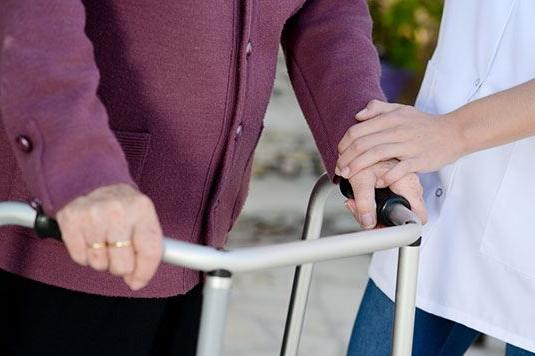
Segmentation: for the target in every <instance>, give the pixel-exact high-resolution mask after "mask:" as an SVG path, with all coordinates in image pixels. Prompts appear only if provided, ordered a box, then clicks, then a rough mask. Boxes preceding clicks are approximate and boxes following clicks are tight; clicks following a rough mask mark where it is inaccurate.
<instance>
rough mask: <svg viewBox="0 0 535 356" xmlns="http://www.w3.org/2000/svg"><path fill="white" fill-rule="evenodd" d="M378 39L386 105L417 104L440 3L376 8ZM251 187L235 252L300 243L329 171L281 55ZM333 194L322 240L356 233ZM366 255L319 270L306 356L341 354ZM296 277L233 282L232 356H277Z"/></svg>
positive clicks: (401, 2)
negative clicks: (315, 192)
mask: <svg viewBox="0 0 535 356" xmlns="http://www.w3.org/2000/svg"><path fill="white" fill-rule="evenodd" d="M368 3H369V6H370V11H371V14H372V17H373V19H374V32H373V38H374V41H375V44H376V46H377V48H378V51H379V54H380V57H381V64H382V78H381V85H382V87H383V89H384V91H385V93H386V95H387V97H388V99H389V101H397V102H402V103H406V104H413V103H414V100H415V98H416V95H417V93H418V87H419V85H420V82H421V80H422V77H423V73H424V71H425V66H426V63H427V60H428V59H429V58H430V57H431V54H432V51H433V48H434V45H435V43H436V40H437V33H438V27H439V24H440V16H441V13H442V1H441V0H370V1H369V2H368ZM265 126H266V128H265V130H264V134H263V136H262V138H261V140H260V143H259V145H258V148H257V151H256V155H255V161H254V167H253V174H254V177H253V181H252V183H251V188H250V192H249V198H248V200H247V203H246V205H245V208H244V211H243V213H242V215H241V217H240V219H239V221H238V222H237V224H236V226H235V227H234V229H233V230H232V232H231V236H230V239H229V246H228V247H229V248H230V249H232V248H236V247H240V246H251V245H262V244H272V243H277V242H283V241H292V240H296V239H299V238H300V235H301V230H302V226H303V222H304V216H305V210H306V205H307V200H308V195H309V194H310V192H311V190H312V187H313V185H314V183H315V181H316V179H317V178H318V177H319V176H320V175H321V174H322V173H323V172H324V169H323V167H322V163H321V159H320V158H319V156H318V153H317V150H316V147H315V145H314V142H313V140H312V136H311V134H310V132H309V130H308V127H307V125H306V122H305V120H304V117H303V115H302V113H301V111H300V109H299V106H298V103H297V101H296V99H295V96H294V94H293V91H292V89H291V85H290V82H289V78H288V74H287V72H286V66H285V63H284V58H283V56H282V53H281V54H280V55H279V63H278V69H277V77H276V81H275V87H274V89H273V94H272V98H271V102H270V105H269V107H268V112H267V115H266V118H265ZM343 201H344V199H343V198H342V197H341V195H340V194H338V192H335V193H334V194H333V195H332V196H331V197H330V199H329V202H328V205H327V209H326V213H325V220H324V231H323V235H327V234H335V233H344V232H350V231H355V230H356V229H358V226H357V225H356V223H355V222H354V220H353V218H352V217H351V216H350V215H349V213H348V212H347V211H346V210H345V208H344V205H343ZM369 260H370V256H359V257H355V258H349V259H344V260H338V261H331V262H325V263H320V264H317V265H316V266H315V272H314V277H313V282H312V288H311V294H310V297H309V304H308V310H307V315H306V318H305V328H304V333H303V338H302V341H301V348H300V355H307V356H342V355H345V352H346V345H347V342H348V338H349V335H350V332H351V327H352V324H353V320H354V316H355V314H356V310H357V308H358V304H359V302H360V299H361V297H362V294H363V289H364V287H365V285H366V281H367V266H368V263H369ZM292 278H293V269H291V268H280V269H273V270H269V271H265V272H260V273H244V274H237V275H236V276H235V279H234V288H233V291H232V295H231V302H230V309H229V319H228V326H227V334H226V339H225V355H226V356H264V355H265V356H268V355H269V356H273V355H278V354H279V350H280V345H281V340H282V333H283V328H284V320H285V317H286V312H287V306H288V302H289V296H290V290H291V284H292ZM503 350H504V346H503V344H502V343H500V342H498V341H496V340H493V339H491V338H485V339H484V340H479V342H478V343H477V344H476V345H475V346H474V347H472V348H471V349H470V351H469V352H468V353H467V355H470V356H477V355H503Z"/></svg>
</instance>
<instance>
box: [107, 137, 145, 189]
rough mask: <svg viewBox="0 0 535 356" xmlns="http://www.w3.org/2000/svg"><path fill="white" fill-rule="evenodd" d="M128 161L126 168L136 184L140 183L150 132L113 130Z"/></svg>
mask: <svg viewBox="0 0 535 356" xmlns="http://www.w3.org/2000/svg"><path fill="white" fill-rule="evenodd" d="M113 133H114V134H115V137H116V138H117V141H119V144H120V145H121V148H122V150H123V152H124V155H125V157H126V161H127V162H128V169H129V171H130V175H131V176H132V179H133V180H134V181H135V182H136V184H138V185H139V184H140V181H141V178H142V173H143V167H144V165H145V160H146V158H147V155H148V152H149V147H150V139H151V134H150V133H147V132H131V131H119V130H114V131H113Z"/></svg>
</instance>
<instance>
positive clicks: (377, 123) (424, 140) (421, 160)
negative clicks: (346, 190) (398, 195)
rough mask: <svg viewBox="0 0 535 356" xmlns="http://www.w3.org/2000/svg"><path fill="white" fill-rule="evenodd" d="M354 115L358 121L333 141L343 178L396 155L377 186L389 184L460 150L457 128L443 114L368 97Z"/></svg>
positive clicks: (452, 157)
mask: <svg viewBox="0 0 535 356" xmlns="http://www.w3.org/2000/svg"><path fill="white" fill-rule="evenodd" d="M356 119H357V120H359V121H363V122H361V123H358V124H356V125H354V126H353V127H351V128H350V129H349V130H348V131H347V132H346V134H345V135H344V137H343V138H342V140H341V141H340V143H339V145H338V152H340V157H339V159H338V162H337V173H338V174H339V175H341V176H343V177H345V178H348V177H352V176H353V175H355V174H357V173H358V172H360V171H362V170H363V169H365V168H367V167H370V166H372V165H374V164H376V163H377V162H381V161H385V160H389V159H398V160H399V163H397V164H396V165H395V166H394V167H393V168H392V169H390V170H389V171H388V172H386V173H385V175H384V176H383V177H381V178H380V179H379V183H378V184H379V186H389V185H391V184H392V183H394V182H396V181H397V180H399V179H401V178H402V177H404V176H405V175H406V174H408V173H413V172H431V171H435V170H437V169H439V168H441V167H443V166H444V165H446V164H448V163H451V162H453V161H455V160H456V159H458V158H459V157H460V156H462V155H463V148H462V147H461V146H462V145H461V142H463V140H462V139H461V137H460V135H461V134H460V130H459V128H458V127H457V125H456V123H455V121H454V120H453V119H452V117H450V116H448V115H430V114H426V113H423V112H421V111H418V110H417V109H415V108H414V107H412V106H406V105H400V104H389V103H385V102H382V101H378V100H373V101H371V102H370V103H369V104H368V106H367V107H366V108H365V109H363V110H362V111H360V112H359V113H358V114H357V115H356ZM369 119H373V120H369ZM366 120H367V121H366Z"/></svg>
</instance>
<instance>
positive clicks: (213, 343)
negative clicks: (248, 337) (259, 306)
mask: <svg viewBox="0 0 535 356" xmlns="http://www.w3.org/2000/svg"><path fill="white" fill-rule="evenodd" d="M231 284H232V274H231V273H230V272H229V271H225V270H217V271H213V272H209V273H208V275H207V277H206V282H205V285H204V290H203V303H202V311H201V326H200V329H199V340H198V342H197V356H220V355H222V349H223V338H224V336H225V321H226V317H227V303H228V297H229V292H230V286H231Z"/></svg>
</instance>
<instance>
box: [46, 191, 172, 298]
mask: <svg viewBox="0 0 535 356" xmlns="http://www.w3.org/2000/svg"><path fill="white" fill-rule="evenodd" d="M56 218H57V221H58V224H59V226H60V229H61V232H62V238H63V241H64V242H65V245H66V246H67V250H68V251H69V254H70V256H71V258H72V259H73V260H74V261H75V262H77V263H79V264H80V265H83V266H87V265H89V266H91V267H92V268H94V269H95V270H98V271H105V270H109V271H110V272H111V273H112V274H114V275H116V276H120V277H122V278H123V279H124V281H125V282H126V284H128V286H129V287H130V288H131V289H133V290H138V289H141V288H143V287H144V286H146V285H147V283H148V282H149V280H150V279H151V278H152V277H153V275H154V273H155V272H156V269H157V268H158V265H159V263H160V259H161V256H162V230H161V227H160V223H159V221H158V217H157V215H156V211H155V209H154V205H153V204H152V201H151V200H150V199H149V198H148V197H147V196H145V195H143V194H141V193H140V192H139V191H137V190H136V189H134V188H132V187H131V186H129V185H127V184H116V185H111V186H107V187H101V188H98V189H95V190H94V191H92V192H91V193H89V194H87V195H85V196H82V197H79V198H77V199H75V200H73V201H72V202H70V203H69V204H67V205H66V206H65V207H64V208H63V209H61V210H60V211H58V213H57V214H56Z"/></svg>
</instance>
